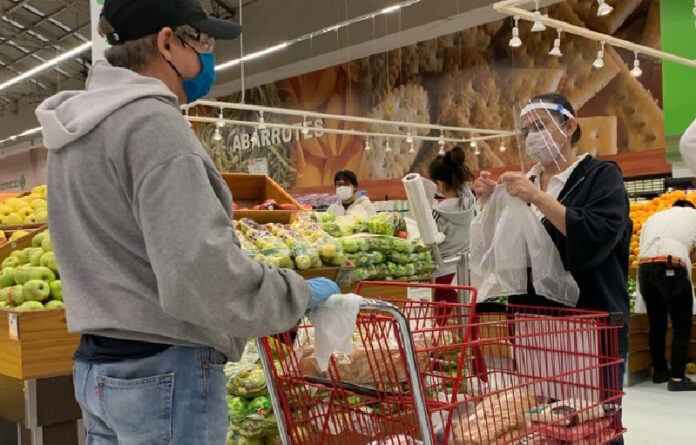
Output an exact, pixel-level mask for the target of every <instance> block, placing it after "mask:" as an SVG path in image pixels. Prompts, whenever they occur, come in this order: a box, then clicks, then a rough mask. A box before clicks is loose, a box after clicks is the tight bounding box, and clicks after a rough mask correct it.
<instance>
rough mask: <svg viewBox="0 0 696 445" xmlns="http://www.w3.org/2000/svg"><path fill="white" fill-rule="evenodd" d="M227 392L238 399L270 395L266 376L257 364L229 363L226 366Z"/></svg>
mask: <svg viewBox="0 0 696 445" xmlns="http://www.w3.org/2000/svg"><path fill="white" fill-rule="evenodd" d="M225 375H226V376H227V392H228V393H229V394H231V395H233V396H238V397H246V398H250V397H258V396H262V395H267V394H268V388H267V386H266V376H265V375H264V373H263V368H262V367H261V365H260V364H257V363H228V364H227V365H225Z"/></svg>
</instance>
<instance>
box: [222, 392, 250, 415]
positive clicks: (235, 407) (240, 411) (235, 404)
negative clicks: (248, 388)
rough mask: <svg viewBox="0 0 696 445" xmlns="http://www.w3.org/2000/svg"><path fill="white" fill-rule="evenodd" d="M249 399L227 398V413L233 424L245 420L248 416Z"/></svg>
mask: <svg viewBox="0 0 696 445" xmlns="http://www.w3.org/2000/svg"><path fill="white" fill-rule="evenodd" d="M247 406H248V403H247V399H245V398H244V397H234V396H230V395H228V396H227V413H228V414H229V416H230V419H231V420H232V421H233V422H238V421H241V420H242V419H244V417H246V415H247Z"/></svg>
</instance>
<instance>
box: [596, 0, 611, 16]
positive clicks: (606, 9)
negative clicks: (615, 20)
mask: <svg viewBox="0 0 696 445" xmlns="http://www.w3.org/2000/svg"><path fill="white" fill-rule="evenodd" d="M597 3H598V5H599V7H598V8H597V15H598V16H599V17H605V16H608V15H609V14H611V12H612V11H613V10H614V8H613V7H612V6H611V5H609V4H607V2H606V0H597Z"/></svg>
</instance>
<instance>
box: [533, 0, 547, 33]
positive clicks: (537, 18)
mask: <svg viewBox="0 0 696 445" xmlns="http://www.w3.org/2000/svg"><path fill="white" fill-rule="evenodd" d="M534 4H535V6H536V11H534V26H532V32H543V31H546V25H544V24H543V23H542V22H541V12H540V11H539V0H534Z"/></svg>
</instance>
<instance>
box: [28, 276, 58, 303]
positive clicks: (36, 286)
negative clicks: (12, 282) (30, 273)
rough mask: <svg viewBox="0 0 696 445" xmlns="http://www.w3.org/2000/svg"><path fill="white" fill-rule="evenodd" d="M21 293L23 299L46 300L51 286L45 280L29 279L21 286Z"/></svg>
mask: <svg viewBox="0 0 696 445" xmlns="http://www.w3.org/2000/svg"><path fill="white" fill-rule="evenodd" d="M22 295H23V296H24V300H25V301H46V300H48V296H49V295H51V288H50V287H48V283H46V282H45V281H41V280H29V281H27V282H26V283H24V286H22Z"/></svg>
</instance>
